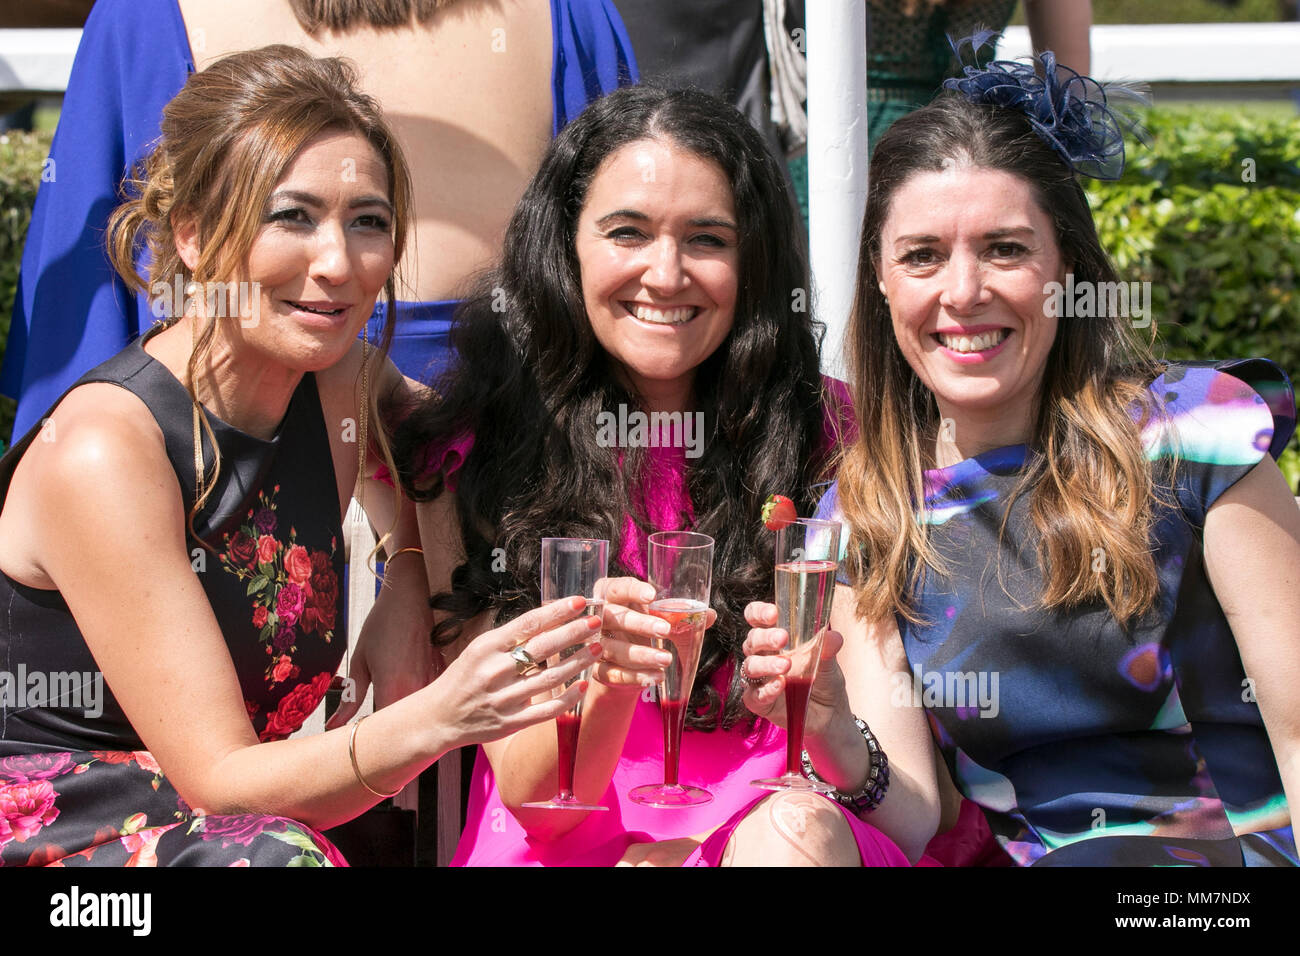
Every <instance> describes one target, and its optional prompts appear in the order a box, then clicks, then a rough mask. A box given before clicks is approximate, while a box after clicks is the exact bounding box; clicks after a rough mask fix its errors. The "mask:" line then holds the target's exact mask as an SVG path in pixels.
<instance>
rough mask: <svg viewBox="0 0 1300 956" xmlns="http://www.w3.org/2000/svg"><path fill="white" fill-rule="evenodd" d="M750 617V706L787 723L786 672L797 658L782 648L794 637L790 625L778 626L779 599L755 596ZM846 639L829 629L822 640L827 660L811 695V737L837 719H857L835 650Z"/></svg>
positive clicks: (746, 674)
mask: <svg viewBox="0 0 1300 956" xmlns="http://www.w3.org/2000/svg"><path fill="white" fill-rule="evenodd" d="M745 620H746V621H748V622H749V625H750V631H749V634H748V636H746V638H745V643H744V645H743V646H742V650H743V651H744V654H745V660H744V663H743V664H742V665H741V676H742V678H744V679H745V682H746V685H747V689H746V690H745V697H744V701H745V706H746V707H748V708H749V710H750V712H751V713H753V714H754V715H756V716H758V717H762V718H763V719H764V720H767V721H770V722H772V723H774V724H776V725H777V726H778V727H786V714H785V675H786V674H787V673H789V671H790V667H791V660H790V658H789V657H787V656H786V655H784V654H783V653H781V652H782V651H784V650H785V649H786V647H787V646H788V645H789V642H790V635H789V634H788V633H786V631H785V629H784V628H780V627H777V626H776V625H777V621H778V616H777V609H776V605H775V604H767V603H765V602H762V601H754V602H753V603H751V604H750V605H749V606H748V607H746V608H745ZM843 643H844V638H843V636H842V635H840V633H839V632H838V631H831V630H828V631H826V632H825V635H824V637H823V638H822V643H821V664H820V665H819V666H818V668H817V679H816V680H815V681H814V682H813V685H812V690H811V691H810V693H809V695H808V710H807V715H806V717H805V719H804V735H805V737H806V738H807V737H817V736H820V735H822V734H823V733H824V732H825V730H826V728H827V727H829V726H832V725H833V724H834V723H835V722H836V721H846V720H851V717H850V716H849V714H850V708H849V699H848V693H847V690H846V688H845V685H844V674H843V673H842V672H841V671H840V669H839V666H838V665H837V664H836V662H835V655H836V654H837V653H838V652H839V649H840V647H841V646H842V645H843Z"/></svg>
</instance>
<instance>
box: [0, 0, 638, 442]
mask: <svg viewBox="0 0 1300 956" xmlns="http://www.w3.org/2000/svg"><path fill="white" fill-rule="evenodd" d="M550 4H551V33H552V37H553V42H554V47H553V53H552V67H551V89H552V100H553V106H554V108H553V110H552V115H553V117H554V121H553V130H552V132H553V133H555V132H558V131H559V130H560V129H561V128H563V127H564V125H565V124H566V123H568V122H569V120H571V119H573V118H574V117H576V116H577V115H578V114H579V113H580V112H582V110H583V108H584V107H585V106H586V105H587V104H588V103H590V102H591V101H592V100H594V99H598V98H599V97H600V96H603V95H604V94H606V93H609V92H611V91H613V90H615V89H617V88H618V87H619V86H620V85H623V84H626V83H630V82H635V81H636V78H637V72H636V61H635V59H634V57H633V55H632V45H631V43H630V41H629V40H628V38H627V33H626V31H625V30H624V28H623V22H622V20H621V19H619V16H618V12H617V11H616V10H615V9H614V8H613V6H612V5H611V3H610V0H550ZM250 42H252V41H250ZM253 45H256V44H255V43H254V44H253ZM192 72H194V61H193V59H192V58H191V56H190V45H189V38H188V36H187V35H186V32H185V22H184V20H183V19H182V18H181V12H180V9H179V7H178V6H177V4H176V0H99V2H98V3H96V4H95V6H94V8H93V9H92V10H91V13H90V18H89V20H87V21H86V27H85V31H84V32H83V34H82V40H81V45H80V46H79V47H78V48H77V56H76V61H75V63H74V64H73V68H72V76H71V78H70V79H69V81H68V90H67V96H66V98H65V99H64V102H63V112H62V114H61V115H60V118H59V128H58V131H57V132H56V133H55V136H54V144H53V146H52V147H51V150H50V159H51V160H52V163H51V165H50V166H49V167H48V176H49V178H48V181H44V182H42V185H41V188H40V191H39V192H38V193H37V196H36V206H35V208H34V209H33V211H32V221H31V226H30V227H29V229H28V231H27V241H26V245H25V247H24V249H23V261H22V272H21V274H20V275H19V279H18V291H17V295H16V298H15V300H14V315H13V324H12V325H11V327H10V332H9V342H8V345H7V347H6V350H5V356H4V366H3V369H0V393H3V394H5V395H9V396H11V397H13V398H16V399H18V403H19V404H18V412H17V417H16V420H15V422H14V434H15V435H21V434H23V433H24V432H26V431H27V430H28V429H29V428H30V427H31V426H32V425H33V424H35V423H36V422H37V421H38V418H37V416H38V415H39V413H41V412H42V411H44V410H45V409H46V408H48V407H49V406H50V405H52V404H53V403H54V401H55V400H56V399H58V397H59V396H60V395H62V394H63V393H64V391H66V390H67V388H68V387H69V386H70V385H71V384H72V383H73V382H75V381H76V380H77V379H78V378H79V377H80V376H81V375H82V374H83V373H84V372H86V371H87V370H88V369H91V368H93V367H94V366H96V365H98V364H99V363H100V362H103V361H105V360H106V359H108V358H109V357H110V356H112V355H114V354H116V353H117V352H118V351H120V350H121V348H122V347H123V346H124V345H126V343H127V342H129V341H130V340H131V339H132V338H134V337H135V336H137V335H139V334H140V333H141V332H143V331H144V330H145V329H147V328H149V326H150V325H152V324H153V323H154V321H155V317H154V316H153V314H152V313H151V311H150V307H149V302H148V298H147V297H146V296H135V295H133V294H132V293H131V292H130V291H129V290H128V289H127V287H126V285H125V283H123V282H122V280H121V278H120V277H118V275H117V273H116V272H114V270H113V268H112V266H111V265H109V262H108V258H107V256H106V254H105V252H104V229H105V226H106V224H107V222H108V217H109V213H111V212H112V210H113V209H114V207H116V206H117V204H118V202H119V194H118V189H119V187H120V185H121V182H122V177H123V175H124V174H125V173H126V171H127V169H128V168H130V167H131V166H133V165H134V164H135V163H136V162H138V161H139V160H140V159H142V158H143V157H144V156H145V155H147V153H148V149H149V147H150V145H151V144H152V143H153V142H154V140H156V139H157V137H158V135H159V124H160V122H161V119H162V109H163V107H164V106H165V105H166V104H167V103H168V102H169V101H170V100H171V99H172V98H173V97H174V96H175V95H176V94H177V93H178V92H180V89H181V87H182V86H184V85H185V80H186V79H187V78H188V76H189V75H190V74H191V73H192ZM416 185H417V187H418V186H419V184H418V183H417V184H416ZM458 304H459V303H458V302H457V301H456V300H444V301H438V302H399V303H398V304H397V313H398V324H397V327H396V334H395V337H394V339H393V347H392V351H391V353H390V354H391V357H392V359H393V362H394V363H395V364H396V365H397V367H398V368H400V369H401V370H402V371H403V372H405V373H406V374H407V375H410V376H411V377H412V378H417V379H424V378H426V377H427V373H428V371H429V370H430V367H431V366H433V367H437V366H438V365H439V364H441V363H444V362H445V361H446V360H447V334H448V331H449V329H450V326H451V316H452V312H453V311H454V310H455V307H456V306H457V305H458ZM380 321H382V312H378V313H377V314H376V317H375V318H374V319H372V333H371V337H372V340H374V338H375V335H376V334H377V332H376V331H374V330H376V329H377V328H378V325H379V322H380Z"/></svg>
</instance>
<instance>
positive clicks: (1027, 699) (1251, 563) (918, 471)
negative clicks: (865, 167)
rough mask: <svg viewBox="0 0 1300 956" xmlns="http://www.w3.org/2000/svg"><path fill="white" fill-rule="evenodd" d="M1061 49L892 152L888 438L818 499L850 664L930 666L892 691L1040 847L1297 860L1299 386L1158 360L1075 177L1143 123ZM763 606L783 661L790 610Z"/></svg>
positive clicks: (756, 640)
mask: <svg viewBox="0 0 1300 956" xmlns="http://www.w3.org/2000/svg"><path fill="white" fill-rule="evenodd" d="M987 39H988V36H987V35H981V36H977V37H975V38H973V39H972V40H971V41H967V43H963V44H960V45H959V46H960V47H965V46H966V45H967V44H969V45H970V46H972V47H973V48H975V49H978V48H979V47H980V46H982V45H983V43H984V42H985V41H986V40H987ZM1039 61H1040V62H1039V64H1025V63H1008V62H995V63H990V64H987V65H983V66H981V65H979V64H978V63H977V64H976V65H973V66H968V67H966V68H965V70H964V75H963V76H960V77H957V78H954V79H951V80H949V81H947V83H946V84H945V86H946V87H947V90H946V91H945V92H943V93H941V94H940V96H939V97H938V98H937V99H936V100H935V102H934V103H932V104H931V105H930V106H927V107H925V108H923V109H921V110H919V111H917V112H914V113H912V114H910V115H909V116H907V117H905V118H903V119H900V120H899V121H898V122H897V123H896V124H895V125H894V126H893V127H891V128H890V130H889V131H888V133H887V134H886V135H885V136H884V137H883V139H882V140H881V141H880V143H879V145H878V146H877V147H876V150H875V153H874V155H873V157H872V161H871V169H870V181H871V193H870V195H869V197H868V200H867V209H866V216H865V220H864V224H863V230H862V244H861V253H860V262H859V266H858V283H857V296H856V301H855V306H854V313H853V317H852V321H851V325H850V329H851V330H850V332H849V343H848V353H849V356H850V366H849V367H850V377H851V379H852V382H851V387H852V390H853V396H854V404H855V408H856V412H857V417H858V421H859V423H860V425H861V433H860V437H859V438H858V440H857V442H856V443H855V444H854V445H853V446H852V447H851V448H850V449H849V451H848V452H847V454H846V458H845V461H844V463H843V466H842V468H841V470H840V472H839V480H838V482H837V483H836V485H835V486H834V487H833V488H832V490H831V492H830V493H829V494H828V495H827V496H826V497H825V498H824V499H823V501H822V503H821V505H820V506H819V509H818V511H819V516H822V517H826V516H831V515H835V516H838V517H840V518H842V520H844V522H845V524H846V526H847V527H848V528H849V529H850V532H851V533H850V534H849V535H848V536H847V537H848V542H847V546H846V552H847V553H846V557H845V560H844V561H843V562H842V564H841V567H842V568H843V569H844V571H843V577H842V578H841V584H842V586H844V587H845V588H846V590H847V589H848V588H851V589H852V590H851V593H845V594H843V595H842V596H841V598H840V599H837V600H836V608H837V611H838V612H839V620H838V623H837V625H836V626H837V628H838V629H839V630H841V631H842V632H844V634H845V647H844V650H842V651H841V652H840V656H841V657H843V656H844V655H845V654H846V653H851V652H853V649H854V648H861V647H877V648H885V649H886V650H884V651H882V652H881V653H884V654H895V655H898V656H900V657H901V656H903V655H905V659H906V662H907V664H906V669H907V670H908V671H909V672H910V673H909V674H908V675H907V679H906V680H904V681H900V682H899V684H898V686H897V687H895V696H894V700H893V702H894V703H895V704H896V705H897V706H899V707H917V708H921V707H923V708H924V709H925V712H926V716H927V718H928V720H929V723H930V729H931V730H932V732H933V735H934V737H935V741H936V744H937V746H938V749H939V751H940V752H941V754H942V757H943V762H944V763H945V764H946V766H947V770H948V776H950V778H951V781H952V783H953V784H955V787H956V790H957V791H960V793H961V794H962V795H964V796H965V797H966V798H968V799H969V800H970V801H973V803H974V804H975V805H977V806H978V807H979V809H980V810H981V811H982V812H983V815H984V817H985V818H986V819H987V821H988V823H989V826H990V827H991V829H992V831H993V834H994V836H995V837H996V839H997V842H998V843H999V844H1000V846H1001V849H1002V850H1003V851H1005V854H1006V855H1007V856H1008V857H1009V858H1010V860H1011V861H1013V862H1014V863H1016V864H1020V865H1032V864H1040V863H1041V864H1043V865H1178V864H1192V865H1226V866H1241V865H1294V864H1295V863H1296V862H1297V853H1296V845H1295V841H1294V837H1293V835H1292V829H1291V825H1290V814H1289V811H1288V807H1287V797H1288V796H1290V797H1291V798H1292V799H1300V704H1298V703H1297V699H1296V697H1295V695H1294V693H1293V692H1292V689H1291V686H1290V681H1289V680H1288V678H1287V675H1294V674H1295V673H1297V671H1300V645H1298V644H1297V643H1296V641H1295V640H1294V639H1293V635H1295V634H1297V633H1300V597H1298V596H1297V595H1298V594H1300V591H1298V590H1297V586H1296V585H1297V583H1300V582H1298V581H1297V572H1296V571H1295V568H1296V567H1298V566H1300V511H1297V509H1296V506H1295V502H1294V501H1293V499H1292V497H1291V493H1290V490H1289V489H1288V488H1287V486H1286V483H1285V481H1284V480H1283V478H1282V476H1281V474H1280V472H1279V471H1278V468H1277V465H1276V464H1275V463H1274V461H1273V458H1272V457H1271V456H1270V452H1272V454H1273V455H1276V454H1277V453H1278V452H1279V451H1280V450H1281V448H1282V447H1283V446H1284V445H1285V443H1286V441H1287V440H1288V438H1289V437H1290V435H1291V433H1292V431H1294V427H1295V405H1294V402H1293V399H1292V395H1291V390H1290V385H1289V382H1288V381H1287V380H1286V377H1285V375H1283V374H1282V373H1281V371H1280V370H1278V369H1277V368H1276V366H1273V365H1272V364H1271V363H1269V362H1267V361H1265V360H1262V359H1261V360H1253V361H1249V362H1239V363H1235V364H1234V363H1217V364H1216V363H1210V362H1204V363H1190V364H1182V365H1172V364H1165V363H1161V362H1157V361H1156V360H1154V359H1153V358H1152V356H1151V353H1150V342H1149V340H1143V339H1141V338H1140V337H1139V335H1138V334H1137V333H1136V332H1135V329H1145V328H1147V327H1148V326H1149V311H1147V312H1145V314H1143V315H1140V316H1138V315H1134V314H1133V313H1134V311H1135V310H1134V309H1133V308H1131V306H1133V305H1135V304H1136V303H1134V302H1132V301H1131V300H1130V296H1129V295H1128V294H1127V293H1129V292H1131V291H1132V287H1131V286H1130V284H1129V283H1123V284H1121V283H1120V281H1119V278H1120V277H1119V276H1117V275H1116V273H1115V270H1114V268H1113V267H1112V265H1111V263H1110V261H1109V259H1108V258H1107V257H1106V254H1105V253H1104V251H1103V250H1102V248H1101V245H1100V243H1099V241H1098V238H1097V232H1096V229H1095V227H1094V225H1093V221H1092V215H1091V213H1090V211H1089V207H1088V204H1087V200H1086V197H1085V195H1084V192H1083V190H1082V188H1081V186H1080V184H1079V180H1078V175H1088V176H1093V177H1097V178H1104V179H1114V178H1118V177H1119V176H1120V175H1121V174H1122V171H1123V168H1124V140H1123V133H1124V131H1125V129H1126V128H1128V127H1129V126H1130V125H1131V122H1132V121H1131V120H1129V119H1126V118H1125V117H1124V115H1123V114H1122V113H1121V111H1120V110H1118V109H1117V108H1116V93H1117V91H1116V90H1115V89H1113V88H1110V87H1106V86H1103V85H1101V84H1098V83H1096V82H1095V81H1093V80H1092V79H1090V78H1088V77H1084V76H1078V75H1073V74H1072V72H1071V71H1068V70H1059V71H1058V69H1057V66H1056V63H1055V61H1054V58H1053V57H1052V55H1051V54H1050V53H1044V54H1042V55H1041V57H1040V58H1039ZM1039 65H1041V69H1038V68H1037V67H1038V66H1039ZM1121 293H1123V294H1121ZM1143 334H1144V335H1149V334H1150V332H1149V331H1147V332H1145V333H1143ZM1229 369H1231V371H1232V374H1229V373H1228V370H1229ZM1252 386H1254V387H1252ZM1256 389H1259V391H1263V392H1265V393H1266V394H1269V395H1270V396H1278V395H1280V396H1281V399H1280V400H1274V401H1273V402H1272V403H1271V404H1272V407H1270V403H1268V402H1265V400H1264V399H1263V398H1261V396H1260V394H1259V393H1258V392H1257V390H1256ZM750 620H751V623H752V624H753V625H755V630H753V631H751V633H750V638H749V640H748V642H747V646H746V650H747V652H749V653H751V654H752V655H754V656H751V657H750V658H749V659H748V663H747V667H748V670H749V673H750V674H751V675H754V676H759V675H767V676H775V675H777V674H779V673H780V670H781V666H782V665H780V664H779V663H778V662H779V658H773V657H769V656H765V655H766V654H768V653H770V651H771V650H772V649H773V647H774V644H773V641H772V638H771V635H770V632H769V631H768V630H766V628H767V627H769V626H770V625H771V623H772V621H773V620H774V616H773V615H772V612H771V609H770V608H761V609H759V610H756V611H755V612H754V613H753V614H752V615H751V617H750ZM780 684H781V681H780V680H769V681H768V682H767V684H766V685H765V686H764V687H763V688H761V689H759V690H758V691H755V692H753V696H754V698H755V699H754V700H753V701H752V705H753V706H754V708H755V710H756V711H757V712H759V713H763V712H764V705H765V704H766V705H767V706H769V707H770V706H775V705H776V701H778V700H779V698H780V692H779V685H780ZM848 697H849V703H850V704H859V703H860V702H859V701H858V700H857V699H856V697H855V694H854V689H853V688H850V689H849V693H848ZM859 712H860V711H859ZM850 716H851V715H850V714H849V713H848V712H847V711H845V712H844V713H842V714H839V715H837V716H836V717H835V718H828V719H827V720H826V721H825V722H826V723H827V725H829V726H834V723H835V720H839V721H841V722H842V721H848V720H849V719H850ZM882 743H883V744H884V746H885V747H886V748H888V746H889V741H888V740H883V741H882ZM940 776H941V777H942V776H943V774H942V773H941V774H940ZM941 789H942V788H941ZM957 802H958V801H957V800H956V797H955V794H953V793H951V791H950V799H948V800H946V801H945V806H946V807H949V808H955V807H956V805H957ZM951 817H952V811H951V809H950V810H949V811H948V812H947V814H946V818H947V821H948V822H951ZM941 828H942V827H941Z"/></svg>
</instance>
